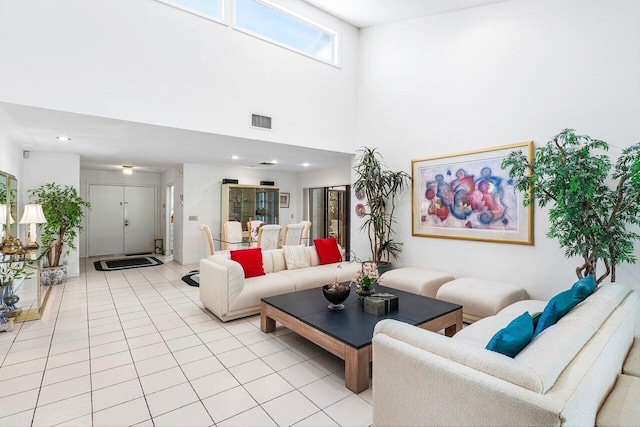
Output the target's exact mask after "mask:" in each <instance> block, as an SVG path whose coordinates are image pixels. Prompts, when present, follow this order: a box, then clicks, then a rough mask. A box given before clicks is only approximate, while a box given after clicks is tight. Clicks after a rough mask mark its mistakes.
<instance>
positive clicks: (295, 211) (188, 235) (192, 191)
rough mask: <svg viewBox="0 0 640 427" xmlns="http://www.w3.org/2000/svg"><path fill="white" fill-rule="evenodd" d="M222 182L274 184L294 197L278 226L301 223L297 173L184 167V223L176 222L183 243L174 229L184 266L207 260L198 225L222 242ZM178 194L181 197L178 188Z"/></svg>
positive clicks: (280, 217)
mask: <svg viewBox="0 0 640 427" xmlns="http://www.w3.org/2000/svg"><path fill="white" fill-rule="evenodd" d="M223 178H230V179H237V180H238V181H239V183H240V184H250V185H260V181H274V182H275V186H276V187H278V188H279V189H280V192H284V193H291V198H290V203H289V208H281V209H280V216H279V219H278V223H279V224H280V225H282V226H283V227H284V226H285V225H287V224H291V223H294V222H300V221H302V204H301V203H300V200H301V199H300V198H299V197H295V195H296V194H301V187H300V183H299V182H298V175H297V174H295V173H291V172H276V171H270V170H264V169H249V168H229V167H219V166H203V165H194V164H185V165H184V176H183V179H184V192H183V194H184V206H182V218H183V222H181V221H180V220H179V219H178V217H177V216H176V218H175V227H176V228H178V227H179V224H182V236H181V237H182V241H180V240H179V236H178V233H177V232H176V231H175V228H174V234H175V236H174V237H175V241H174V257H175V258H176V259H177V260H178V261H179V262H180V263H181V264H193V263H196V262H198V261H199V260H200V259H202V258H203V257H204V246H203V243H202V237H201V236H200V230H199V229H198V225H199V224H207V225H208V226H209V227H210V228H211V234H212V236H213V238H214V239H219V238H220V236H221V234H220V233H221V229H220V221H221V219H220V213H221V208H220V202H221V197H222V195H221V188H222V187H221V185H222V179H223ZM176 193H178V189H177V188H176ZM178 194H180V193H178ZM178 197H179V196H178ZM179 204H180V202H179V201H178V203H177V205H176V208H177V209H176V213H177V212H178V211H179V210H180V209H179V208H178V205H179ZM190 216H197V217H198V219H197V220H195V221H189V220H188V218H189V217H190ZM214 243H215V247H216V250H219V249H220V245H219V242H214ZM176 246H181V247H182V254H181V255H178V253H176V252H177V251H176ZM178 256H181V258H178Z"/></svg>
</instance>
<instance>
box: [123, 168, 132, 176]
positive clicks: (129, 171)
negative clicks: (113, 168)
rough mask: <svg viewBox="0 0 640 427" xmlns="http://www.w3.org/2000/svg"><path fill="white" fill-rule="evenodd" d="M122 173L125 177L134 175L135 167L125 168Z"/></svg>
mask: <svg viewBox="0 0 640 427" xmlns="http://www.w3.org/2000/svg"><path fill="white" fill-rule="evenodd" d="M122 173H123V174H124V175H132V174H133V166H123V167H122Z"/></svg>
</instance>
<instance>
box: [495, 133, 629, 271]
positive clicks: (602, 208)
mask: <svg viewBox="0 0 640 427" xmlns="http://www.w3.org/2000/svg"><path fill="white" fill-rule="evenodd" d="M608 149H609V146H608V144H607V143H606V142H604V141H600V140H597V139H592V138H590V137H589V136H586V135H576V134H575V131H574V130H573V129H565V130H563V131H562V132H560V133H559V134H558V135H556V136H555V137H553V138H552V140H551V141H549V142H548V143H547V144H546V145H544V146H542V147H538V148H537V149H536V150H535V155H534V159H533V162H532V163H529V162H528V161H527V158H526V156H525V155H524V154H523V153H522V152H514V153H512V154H511V155H510V156H509V157H508V158H507V159H505V160H504V162H503V164H502V168H503V169H509V171H510V172H509V176H510V177H511V178H516V179H517V184H516V187H517V188H518V190H520V191H522V192H524V193H526V194H530V197H529V198H528V199H525V200H524V204H525V206H528V205H530V204H531V203H534V199H535V200H537V201H538V205H539V206H541V207H542V206H547V205H549V221H550V222H551V227H550V228H549V231H548V232H547V236H548V237H551V238H555V239H558V242H559V243H560V246H561V247H563V248H564V249H565V255H566V256H567V257H571V256H580V257H582V260H583V261H582V264H581V265H580V266H579V267H577V268H576V275H577V276H578V278H582V277H585V276H587V275H592V276H594V277H595V278H597V282H598V283H600V282H601V281H602V280H604V279H605V278H606V277H607V276H608V275H609V274H611V281H612V282H615V280H616V266H617V265H618V264H620V263H623V262H624V263H631V264H633V263H635V262H636V258H635V256H634V253H633V250H634V242H635V241H637V240H639V239H640V235H638V233H635V232H633V231H632V230H630V229H629V226H630V225H633V224H635V225H637V226H640V177H639V176H638V174H639V173H640V143H638V144H635V145H632V146H630V147H627V148H625V149H624V150H623V151H622V155H621V156H620V157H619V158H618V160H617V161H616V163H615V165H613V172H612V173H611V169H612V163H611V161H610V160H609V156H608V155H606V154H605V153H604V152H606V151H607V150H608ZM529 190H531V192H530V193H528V192H529ZM598 261H601V262H602V263H603V264H604V267H605V269H606V271H605V272H604V273H603V274H602V275H601V276H600V277H598V276H597V274H596V271H597V266H598Z"/></svg>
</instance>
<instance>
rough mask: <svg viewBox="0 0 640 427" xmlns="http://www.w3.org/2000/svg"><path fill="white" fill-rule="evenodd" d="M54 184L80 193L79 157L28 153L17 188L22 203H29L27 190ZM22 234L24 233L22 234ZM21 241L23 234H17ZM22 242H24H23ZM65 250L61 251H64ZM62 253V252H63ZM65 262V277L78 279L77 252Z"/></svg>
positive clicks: (67, 257) (77, 239) (78, 242)
mask: <svg viewBox="0 0 640 427" xmlns="http://www.w3.org/2000/svg"><path fill="white" fill-rule="evenodd" d="M50 182H55V183H56V184H58V185H61V186H65V185H69V186H71V187H75V188H76V190H78V193H80V156H78V155H76V154H57V153H43V152H34V151H32V152H31V153H30V156H29V159H25V160H24V174H23V179H22V182H20V183H19V184H18V185H19V188H20V191H21V193H22V200H23V201H25V202H24V203H28V202H29V196H28V194H27V191H28V190H32V189H35V188H38V187H40V186H41V185H43V184H47V183H50ZM22 212H23V209H22V205H21V206H20V207H19V209H18V213H19V216H22ZM23 233H24V232H23ZM19 237H20V238H21V240H23V238H24V234H20V233H19ZM23 241H24V240H23ZM79 244H80V236H79V235H78V236H76V239H75V241H74V245H75V246H76V247H78V246H79ZM65 250H66V249H63V251H65ZM63 253H64V252H63ZM64 261H66V262H67V275H68V276H69V277H78V276H79V275H80V263H79V252H78V251H77V250H76V251H73V252H71V253H70V254H69V255H68V256H66V257H63V262H64Z"/></svg>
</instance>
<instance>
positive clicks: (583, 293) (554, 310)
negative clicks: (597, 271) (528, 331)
mask: <svg viewBox="0 0 640 427" xmlns="http://www.w3.org/2000/svg"><path fill="white" fill-rule="evenodd" d="M595 288H596V281H595V279H594V278H593V276H587V277H584V278H582V279H580V280H578V281H577V282H576V283H574V284H573V286H572V287H571V289H569V290H566V291H564V292H560V293H559V294H558V295H556V296H555V297H553V298H551V300H550V301H549V304H547V306H546V307H545V308H544V311H543V312H542V316H540V320H539V321H538V325H537V326H536V330H535V332H534V333H533V337H534V338H535V337H536V336H537V335H538V334H540V332H542V331H544V330H545V329H547V328H548V327H549V326H552V325H555V324H556V323H557V322H558V320H560V319H561V318H562V317H563V316H564V315H565V314H567V313H568V312H569V311H571V309H572V308H573V307H575V306H576V305H578V304H579V303H581V302H582V301H584V300H585V299H586V298H587V297H588V296H589V295H591V294H592V293H593V291H594V290H595Z"/></svg>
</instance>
